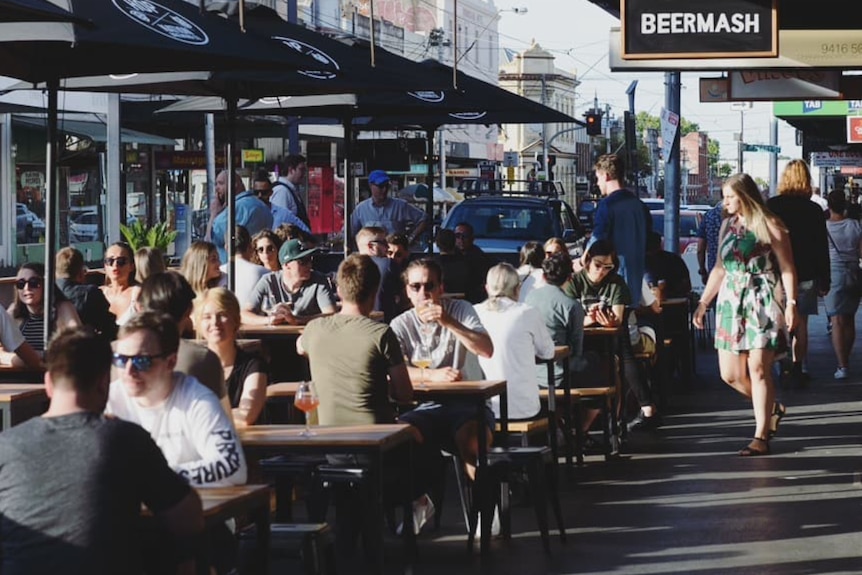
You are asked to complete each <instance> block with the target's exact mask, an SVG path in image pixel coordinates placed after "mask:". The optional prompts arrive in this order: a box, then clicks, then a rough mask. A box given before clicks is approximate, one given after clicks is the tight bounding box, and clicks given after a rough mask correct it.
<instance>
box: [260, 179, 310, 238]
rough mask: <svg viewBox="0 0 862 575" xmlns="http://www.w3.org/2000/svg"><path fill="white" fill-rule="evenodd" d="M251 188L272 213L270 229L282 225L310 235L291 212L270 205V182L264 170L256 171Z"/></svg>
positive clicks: (306, 228)
mask: <svg viewBox="0 0 862 575" xmlns="http://www.w3.org/2000/svg"><path fill="white" fill-rule="evenodd" d="M252 188H253V189H254V193H255V195H256V196H257V197H258V198H260V201H262V202H263V203H264V204H266V207H268V208H269V211H270V212H271V213H272V229H273V230H275V229H278V227H279V226H280V225H282V224H289V225H293V226H296V227H298V228H299V229H301V230H302V231H304V232H307V233H311V230H310V229H308V226H307V225H305V222H304V221H302V220H301V219H299V218H298V217H296V216H295V215H294V214H293V212H292V211H290V210H289V209H288V208H285V207H284V206H279V205H276V204H274V203H272V181H271V180H270V179H269V173H268V172H267V171H266V170H258V171H257V172H256V173H255V176H254V181H253V182H252Z"/></svg>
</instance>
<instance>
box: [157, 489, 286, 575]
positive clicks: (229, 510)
mask: <svg viewBox="0 0 862 575" xmlns="http://www.w3.org/2000/svg"><path fill="white" fill-rule="evenodd" d="M194 489H195V492H197V494H198V496H199V497H200V498H201V505H202V507H203V515H204V525H205V527H206V529H207V530H209V529H214V528H219V527H220V526H222V525H224V523H225V521H227V520H228V519H235V518H238V517H247V518H248V519H249V520H250V521H251V522H252V523H254V525H255V527H256V529H255V536H256V538H257V544H258V552H259V554H260V556H259V561H260V563H259V564H260V565H261V568H262V572H263V573H266V572H267V569H268V563H269V535H270V517H269V516H270V509H269V506H270V498H271V488H270V486H269V485H253V484H247V485H232V486H229V487H195V488H194ZM141 513H142V514H143V515H144V516H145V517H151V513H150V510H149V509H147V508H146V507H143V508H142V509H141Z"/></svg>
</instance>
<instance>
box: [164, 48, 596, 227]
mask: <svg viewBox="0 0 862 575" xmlns="http://www.w3.org/2000/svg"><path fill="white" fill-rule="evenodd" d="M419 66H420V67H421V68H422V69H423V70H426V73H427V75H428V76H429V77H430V78H437V79H441V78H446V79H447V81H449V82H451V79H452V73H453V71H452V68H451V67H450V66H446V65H444V64H440V63H439V62H436V61H433V60H427V61H425V62H422V63H420V64H419ZM457 77H458V83H457V85H458V87H457V88H446V89H442V90H411V91H404V90H400V91H396V90H379V91H376V92H369V93H357V94H342V95H332V96H329V98H328V99H327V100H326V101H323V100H317V99H314V98H301V97H285V98H278V97H275V98H262V99H260V100H257V101H253V102H246V103H243V104H242V105H241V106H239V107H238V110H237V112H238V113H240V114H283V115H289V116H296V117H299V120H298V121H299V122H300V123H329V122H330V121H331V119H332V118H337V119H339V120H340V121H341V122H342V123H343V125H344V127H345V153H348V151H349V149H350V145H351V140H352V131H353V130H381V129H409V128H414V129H421V130H424V131H425V132H426V135H427V138H428V142H429V147H430V146H431V145H432V143H433V140H434V132H435V131H436V130H437V129H438V128H440V127H441V126H445V125H457V124H487V125H490V124H503V123H506V124H509V123H511V124H519V123H571V124H582V122H581V121H579V120H577V119H575V118H573V117H571V116H569V115H567V114H563V113H562V112H559V111H557V110H555V109H553V108H550V107H548V106H545V105H543V104H540V103H538V102H535V101H533V100H530V99H529V98H524V97H523V96H519V95H518V94H515V93H513V92H509V91H508V90H505V89H503V88H500V87H499V86H495V85H493V84H490V83H488V82H484V81H482V80H479V79H476V78H473V77H471V76H469V75H467V74H464V73H463V72H458V76H457ZM220 109H223V108H222V107H221V106H220V103H219V102H218V101H216V100H213V99H189V100H186V101H182V100H181V101H180V102H177V103H175V104H172V105H170V106H167V107H165V108H163V109H162V110H161V112H189V111H193V110H196V111H199V112H211V111H217V110H220ZM432 156H433V154H430V153H429V154H428V158H429V160H428V162H429V163H428V181H429V183H430V182H431V181H432V180H433V170H434V165H433V159H432ZM347 181H348V183H349V182H350V181H351V179H350V178H348V180H347ZM345 194H346V196H347V197H346V201H345V210H346V211H348V212H349V211H351V210H352V208H353V200H354V198H353V196H354V194H353V190H352V189H351V188H350V186H349V185H348V186H345ZM433 209H434V207H433V199H432V198H429V199H428V206H427V210H428V213H429V214H430V213H432V211H433ZM347 221H348V220H347V219H346V218H345V222H347ZM345 225H348V224H347V223H345ZM347 232H348V233H347V234H346V236H345V237H349V236H350V232H352V230H347Z"/></svg>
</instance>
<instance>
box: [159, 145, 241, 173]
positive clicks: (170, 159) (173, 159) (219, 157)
mask: <svg viewBox="0 0 862 575" xmlns="http://www.w3.org/2000/svg"><path fill="white" fill-rule="evenodd" d="M215 160H216V169H217V170H223V169H224V167H225V165H224V160H225V156H224V154H223V153H222V154H216V159H215ZM153 161H154V164H155V168H156V169H157V170H206V169H207V156H206V152H204V151H203V150H201V151H185V152H183V151H177V152H154V153H153ZM233 163H234V166H239V165H240V155H239V153H236V154H234V158H233Z"/></svg>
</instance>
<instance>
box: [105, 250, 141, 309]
mask: <svg viewBox="0 0 862 575" xmlns="http://www.w3.org/2000/svg"><path fill="white" fill-rule="evenodd" d="M101 290H102V293H104V294H105V299H107V300H108V303H109V304H111V308H110V310H111V313H112V314H114V315H115V316H116V317H117V325H123V324H124V323H126V322H127V321H129V318H131V317H132V316H133V315H135V313H137V309H136V305H135V304H136V301H137V299H138V292H139V291H140V287H139V286H138V282H137V281H135V254H134V252H133V251H132V247H131V246H130V245H129V244H127V243H126V242H116V243H114V244H111V245H110V246H109V247H108V251H106V252H105V285H103V286H102V287H101Z"/></svg>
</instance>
